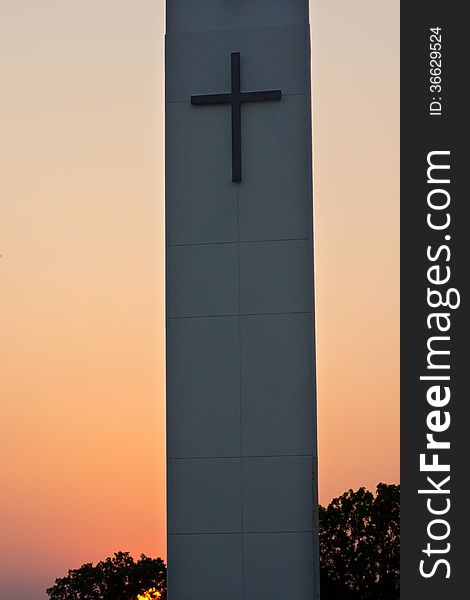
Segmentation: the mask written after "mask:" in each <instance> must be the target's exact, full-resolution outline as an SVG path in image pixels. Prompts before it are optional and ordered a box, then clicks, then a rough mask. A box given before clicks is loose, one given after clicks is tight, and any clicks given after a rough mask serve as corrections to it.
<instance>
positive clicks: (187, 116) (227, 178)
mask: <svg viewBox="0 0 470 600" xmlns="http://www.w3.org/2000/svg"><path fill="white" fill-rule="evenodd" d="M166 127H167V129H168V130H170V131H172V135H171V136H169V137H168V138H167V161H166V182H167V183H166V220H167V221H166V222H167V227H166V235H167V244H170V245H172V244H194V243H196V244H198V243H212V242H234V241H237V236H238V214H237V200H238V190H237V187H236V186H234V185H233V183H232V152H231V145H230V143H227V140H230V136H231V123H230V108H229V107H226V106H211V107H209V109H206V108H204V109H203V110H200V108H199V107H195V106H191V104H189V103H176V104H169V105H168V106H167V111H166Z"/></svg>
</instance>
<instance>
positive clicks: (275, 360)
mask: <svg viewBox="0 0 470 600" xmlns="http://www.w3.org/2000/svg"><path fill="white" fill-rule="evenodd" d="M241 383H242V440H243V442H242V446H243V452H244V454H245V455H248V456H260V455H261V456H265V455H283V454H284V455H286V454H312V453H313V451H314V431H315V426H314V415H315V393H314V363H313V323H312V316H311V315H310V314H300V315H270V316H265V315H263V316H250V317H242V321H241ZM267 399H269V402H268V401H267Z"/></svg>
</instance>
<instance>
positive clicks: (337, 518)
mask: <svg viewBox="0 0 470 600" xmlns="http://www.w3.org/2000/svg"><path fill="white" fill-rule="evenodd" d="M399 577H400V486H398V485H387V484H385V483H379V484H378V486H377V493H376V495H375V496H374V495H373V494H372V493H371V492H369V491H367V490H366V489H365V488H359V489H358V490H357V492H353V490H349V491H348V492H345V493H344V494H343V495H342V496H340V497H339V498H335V499H334V500H333V501H332V502H331V503H330V504H329V506H328V508H324V507H323V506H320V581H321V597H322V600H372V599H373V600H397V599H398V598H399V597H400V587H399V582H400V579H399Z"/></svg>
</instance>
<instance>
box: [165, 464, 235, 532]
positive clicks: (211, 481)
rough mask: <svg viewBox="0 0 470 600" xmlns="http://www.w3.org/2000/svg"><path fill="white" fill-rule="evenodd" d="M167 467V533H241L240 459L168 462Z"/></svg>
mask: <svg viewBox="0 0 470 600" xmlns="http://www.w3.org/2000/svg"><path fill="white" fill-rule="evenodd" d="M169 465H170V469H169V477H168V483H167V485H168V495H169V497H170V498H171V503H170V504H169V506H168V533H232V532H240V531H241V497H240V481H241V463H240V459H236V458H199V459H186V458H184V459H169Z"/></svg>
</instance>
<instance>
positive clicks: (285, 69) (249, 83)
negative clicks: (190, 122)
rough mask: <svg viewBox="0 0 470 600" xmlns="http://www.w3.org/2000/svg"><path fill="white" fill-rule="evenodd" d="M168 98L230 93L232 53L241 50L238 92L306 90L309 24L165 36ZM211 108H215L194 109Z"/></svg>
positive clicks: (308, 68)
mask: <svg viewBox="0 0 470 600" xmlns="http://www.w3.org/2000/svg"><path fill="white" fill-rule="evenodd" d="M166 46H167V58H166V61H167V67H166V69H167V73H168V74H170V75H168V76H167V84H166V85H167V102H181V101H183V102H188V101H189V100H190V98H191V95H195V94H218V93H225V92H230V89H231V84H230V82H231V75H230V73H231V71H230V60H231V59H230V53H231V52H240V53H241V86H242V91H258V90H270V89H280V90H281V91H282V93H283V94H309V93H310V63H309V62H308V60H307V56H308V54H309V50H308V47H309V42H308V28H307V26H305V25H299V26H292V27H282V28H265V29H253V30H236V31H215V32H210V33H203V34H200V33H192V34H184V35H177V34H176V35H169V36H167V38H166ZM198 110H201V111H202V110H208V111H212V110H213V107H209V108H207V107H198Z"/></svg>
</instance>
